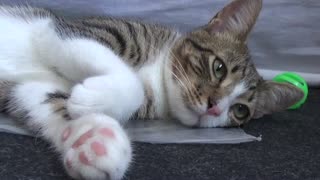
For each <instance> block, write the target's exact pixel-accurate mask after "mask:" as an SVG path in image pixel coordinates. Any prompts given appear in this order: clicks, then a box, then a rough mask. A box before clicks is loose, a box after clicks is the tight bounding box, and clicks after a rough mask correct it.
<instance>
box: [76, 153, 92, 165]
mask: <svg viewBox="0 0 320 180" xmlns="http://www.w3.org/2000/svg"><path fill="white" fill-rule="evenodd" d="M79 161H80V162H81V163H82V164H85V165H88V166H89V165H90V162H89V159H88V157H87V156H86V154H85V153H84V152H80V154H79Z"/></svg>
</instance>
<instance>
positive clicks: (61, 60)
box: [33, 29, 144, 122]
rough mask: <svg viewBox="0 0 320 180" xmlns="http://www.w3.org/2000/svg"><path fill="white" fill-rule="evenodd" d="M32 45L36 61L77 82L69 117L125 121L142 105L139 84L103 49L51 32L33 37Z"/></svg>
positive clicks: (112, 54) (132, 74) (122, 62)
mask: <svg viewBox="0 0 320 180" xmlns="http://www.w3.org/2000/svg"><path fill="white" fill-rule="evenodd" d="M33 43H34V47H35V52H36V53H35V54H36V55H37V57H38V58H37V59H39V60H40V61H41V60H45V62H43V63H45V64H46V65H48V66H49V67H52V68H54V69H56V71H57V72H59V73H60V74H62V75H63V76H64V77H66V78H67V79H69V80H71V81H74V82H76V83H79V84H78V85H76V86H75V87H74V88H73V90H72V92H71V97H70V100H69V103H68V110H69V112H70V115H71V116H72V117H74V118H77V117H80V116H82V115H84V114H88V113H104V114H107V115H109V116H111V117H113V118H115V119H117V120H119V121H120V122H125V121H126V120H128V119H129V117H130V116H131V115H132V114H133V113H134V112H135V111H136V110H137V109H138V108H139V107H140V106H141V105H142V103H143V100H144V89H143V85H142V82H141V81H140V79H139V78H138V76H137V75H136V73H135V72H134V71H133V70H132V69H131V68H130V67H129V66H128V65H126V64H125V63H124V61H122V60H121V58H120V57H119V56H117V55H116V54H115V53H114V52H112V50H110V49H109V48H107V47H106V46H103V45H101V44H100V43H98V42H96V41H94V40H90V39H84V38H67V39H61V38H60V37H59V36H58V35H57V33H56V32H55V31H54V30H52V29H47V31H45V32H44V33H43V34H42V33H40V34H38V35H37V36H35V37H34V38H33Z"/></svg>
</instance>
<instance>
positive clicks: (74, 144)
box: [60, 114, 132, 180]
mask: <svg viewBox="0 0 320 180" xmlns="http://www.w3.org/2000/svg"><path fill="white" fill-rule="evenodd" d="M60 141H61V144H62V146H63V151H64V154H63V163H64V165H65V168H66V170H67V172H68V173H69V175H70V176H72V177H73V178H76V179H111V180H113V179H121V178H122V177H123V175H124V173H125V171H126V169H127V168H128V165H129V163H130V161H131V151H132V150H131V147H130V142H129V140H128V137H127V135H126V134H125V132H124V130H123V129H122V128H121V126H120V125H119V123H118V122H117V121H116V120H114V119H112V118H110V117H108V116H105V115H97V114H95V115H88V116H84V117H82V118H80V119H77V120H73V121H72V122H70V124H69V125H68V126H67V127H66V128H65V129H64V130H63V132H62V134H61V137H60Z"/></svg>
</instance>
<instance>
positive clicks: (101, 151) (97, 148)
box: [91, 141, 107, 156]
mask: <svg viewBox="0 0 320 180" xmlns="http://www.w3.org/2000/svg"><path fill="white" fill-rule="evenodd" d="M91 149H92V150H93V152H94V153H95V154H96V155H97V156H103V155H105V154H107V150H106V148H105V147H104V146H103V144H101V143H99V142H97V141H94V142H92V143H91Z"/></svg>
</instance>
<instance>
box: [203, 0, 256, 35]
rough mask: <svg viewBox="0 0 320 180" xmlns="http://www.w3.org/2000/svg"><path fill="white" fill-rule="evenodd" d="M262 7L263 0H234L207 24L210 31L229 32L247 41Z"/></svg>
mask: <svg viewBox="0 0 320 180" xmlns="http://www.w3.org/2000/svg"><path fill="white" fill-rule="evenodd" d="M261 8H262V0H234V1H232V2H231V3H230V4H228V5H227V6H226V7H224V8H223V9H222V10H221V11H220V12H218V13H217V14H216V15H215V16H214V17H213V18H212V19H211V20H210V22H209V23H208V25H207V26H206V30H207V31H208V32H209V33H227V34H229V35H231V36H233V37H235V38H237V39H239V40H241V41H246V39H247V36H248V34H249V32H250V31H251V29H252V27H253V26H254V24H255V22H256V19H257V18H258V16H259V13H260V10H261Z"/></svg>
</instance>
